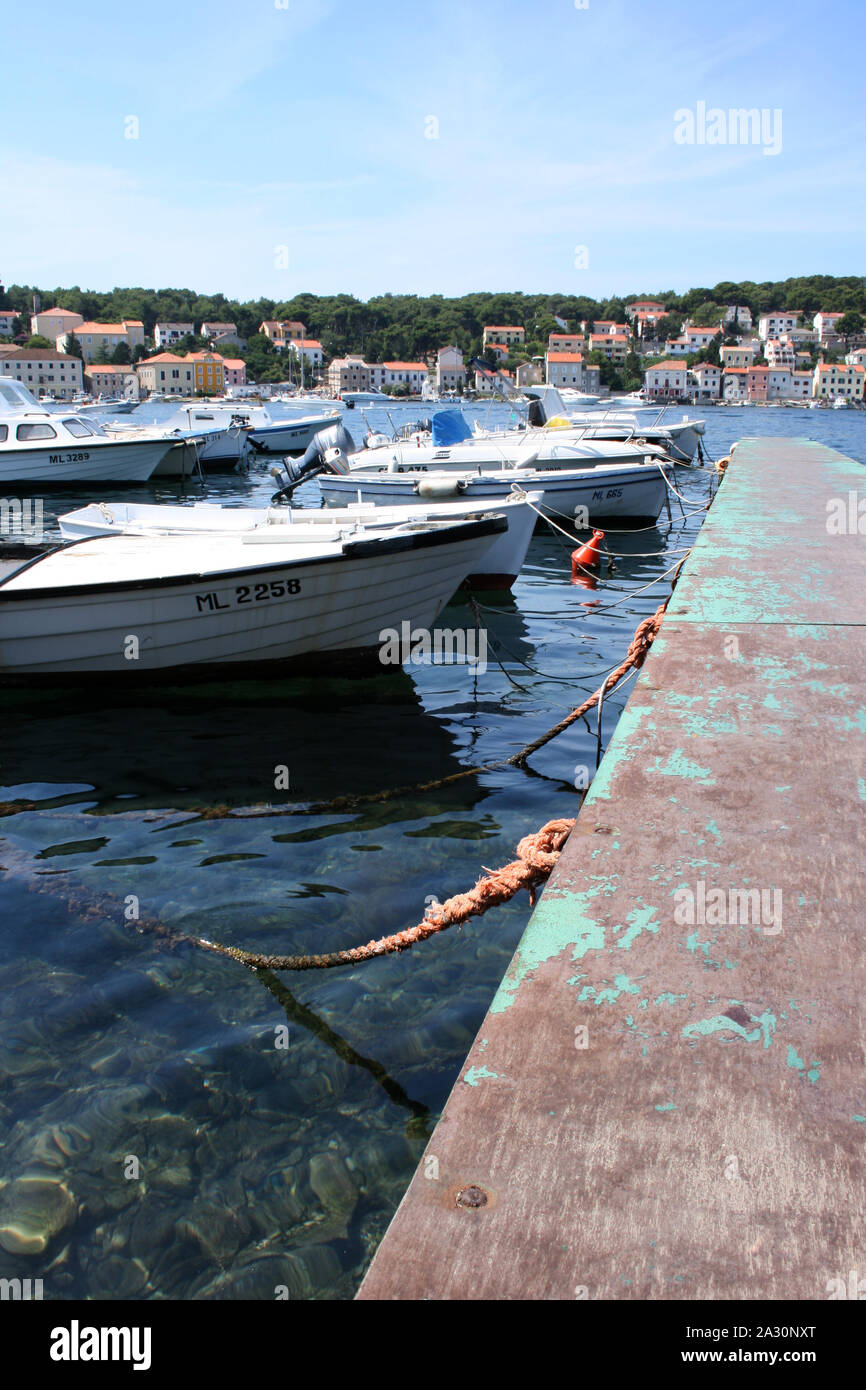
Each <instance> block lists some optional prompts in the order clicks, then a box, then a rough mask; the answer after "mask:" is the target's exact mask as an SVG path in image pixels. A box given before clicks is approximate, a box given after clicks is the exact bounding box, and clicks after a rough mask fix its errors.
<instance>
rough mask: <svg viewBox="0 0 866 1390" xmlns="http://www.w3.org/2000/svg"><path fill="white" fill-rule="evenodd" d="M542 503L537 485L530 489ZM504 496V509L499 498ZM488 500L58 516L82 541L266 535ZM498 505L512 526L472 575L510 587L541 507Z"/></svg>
mask: <svg viewBox="0 0 866 1390" xmlns="http://www.w3.org/2000/svg"><path fill="white" fill-rule="evenodd" d="M529 500H530V501H531V502H532V503H533V504H534V505H535V506H538V505H539V503H540V502H541V500H542V496H541V493H540V492H533V493H530V494H529ZM500 501H501V508H500V506H499V502H500ZM491 510H492V509H491V507H490V505H489V503H487V502H486V501H485V500H484V499H483V498H479V499H462V500H460V501H451V502H438V503H435V502H429V501H427V500H422V499H421V498H418V497H412V498H410V499H407V500H406V501H405V502H403V503H402V504H401V505H400V506H398V507H387V506H385V507H383V506H374V505H371V501H370V500H369V499H368V500H366V501H365V502H364V504H363V505H357V503H356V504H354V505H349V506H347V507H345V508H343V509H341V510H336V509H333V508H329V509H328V510H327V511H325V512H321V511H313V510H311V509H310V510H299V509H293V508H289V507H275V508H274V507H271V508H262V507H221V506H218V505H213V504H211V503H202V502H198V503H196V504H195V505H194V506H191V507H175V506H159V505H153V504H150V505H148V504H144V505H140V504H138V503H135V502H130V503H119V504H115V505H113V506H110V507H108V506H105V504H101V505H100V504H91V505H90V506H88V507H82V508H80V509H79V510H77V511H75V512H69V513H67V515H66V516H61V517H60V518H59V519H58V520H59V525H60V531H61V534H62V536H63V538H64V540H85V539H88V538H91V537H94V536H110V535H117V534H123V535H153V536H164V535H172V536H201V535H207V534H211V535H228V536H237V535H242V534H244V533H247V534H248V533H250V532H251V531H253V530H255V531H257V532H259V533H262V532H264V533H266V534H267V535H268V536H269V537H271V536H272V537H274V538H275V539H277V538H279V536H280V535H282V536H283V537H285V536H292V535H297V534H299V533H303V532H304V531H310V530H311V529H317V528H321V527H322V526H323V525H324V526H328V527H333V526H338V527H354V526H357V525H359V524H366V525H370V526H375V527H376V528H377V529H378V528H383V527H387V528H391V527H393V528H400V527H403V526H405V525H406V523H407V521H411V522H413V523H415V522H418V521H420V520H436V521H460V520H464V519H467V518H471V517H480V516H482V515H489V513H490V511H491ZM496 510H497V512H500V514H501V515H502V516H504V517H505V519H506V522H507V523H508V529H507V531H505V532H504V534H502V535H499V536H496V538H495V539H494V541H493V543H492V545H491V546H490V548H489V549H488V550H487V552H486V554H485V555H484V560H483V566H482V568H480V569H477V570H473V571H472V573H471V574H469V575H468V576H467V577H468V579H469V580H470V582H471V583H472V584H474V585H475V587H476V588H488V589H501V588H510V587H511V585H512V584H513V583H514V581H515V579H516V578H517V576H518V574H519V573H520V571H521V569H522V568H523V563H524V560H525V559H526V552H527V550H528V549H529V542H530V540H531V539H532V532H533V528H534V526H535V521H536V513H535V512H534V511H533V510H532V508H531V507H530V506H527V505H526V503H524V502H518V501H516V500H515V499H514V498H513V497H511V496H509V495H508V494H507V493H506V494H505V495H504V496H503V497H502V498H501V499H497V507H496Z"/></svg>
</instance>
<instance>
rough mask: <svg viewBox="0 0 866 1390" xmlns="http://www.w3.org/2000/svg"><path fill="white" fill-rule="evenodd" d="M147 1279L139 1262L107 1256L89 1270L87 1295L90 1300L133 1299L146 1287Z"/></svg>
mask: <svg viewBox="0 0 866 1390" xmlns="http://www.w3.org/2000/svg"><path fill="white" fill-rule="evenodd" d="M147 1278H148V1275H147V1270H146V1269H145V1267H144V1265H143V1264H142V1263H141V1261H140V1260H136V1259H132V1260H128V1259H125V1258H124V1257H123V1256H121V1255H109V1257H108V1259H106V1260H99V1261H98V1262H97V1263H96V1264H94V1265H93V1266H92V1268H91V1269H90V1271H89V1274H88V1281H87V1293H88V1296H89V1297H90V1298H101V1299H119V1298H135V1297H136V1296H137V1295H138V1294H140V1293H141V1291H142V1289H143V1288H144V1286H145V1285H146V1283H147Z"/></svg>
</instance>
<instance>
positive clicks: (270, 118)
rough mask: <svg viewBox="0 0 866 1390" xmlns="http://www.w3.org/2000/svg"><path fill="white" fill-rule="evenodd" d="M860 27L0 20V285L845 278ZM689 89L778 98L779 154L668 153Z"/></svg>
mask: <svg viewBox="0 0 866 1390" xmlns="http://www.w3.org/2000/svg"><path fill="white" fill-rule="evenodd" d="M578 6H581V7H578ZM862 14H863V8H862V0H833V3H831V4H826V5H825V6H824V7H819V6H815V4H814V0H750V3H746V2H745V0H728V3H725V4H720V5H694V4H686V3H675V2H673V0H671V3H660V2H659V0H588V3H587V0H535V3H527V2H526V0H498V2H497V0H471V3H466V2H465V0H464V3H457V2H456V0H431V3H428V4H426V5H416V4H413V3H406V0H403V3H396V2H395V3H384V0H367V2H366V3H364V4H357V3H354V2H353V0H233V2H232V3H229V0H185V3H184V4H178V3H167V2H166V0H153V3H151V4H150V5H149V6H145V7H141V6H137V5H124V4H119V3H117V0H112V3H105V0H88V4H87V5H86V6H85V7H80V6H74V5H68V4H66V3H64V4H60V3H57V2H56V0H43V3H42V4H40V5H39V6H32V7H29V8H28V7H26V6H16V7H15V10H14V12H10V13H9V14H8V15H7V16H6V17H5V18H4V25H3V28H4V39H5V42H4V59H3V69H4V88H3V90H4V99H3V103H2V105H3V112H4V120H3V122H2V127H0V129H2V131H3V132H4V133H3V134H2V135H0V167H2V172H3V179H2V188H3V216H2V232H0V278H2V279H3V280H4V281H5V283H7V284H8V283H11V282H16V283H19V284H20V283H38V284H41V285H45V286H50V285H58V284H79V285H81V286H82V287H83V288H91V289H108V288H111V287H112V286H113V285H133V284H137V285H145V286H154V287H159V286H189V287H190V288H193V289H196V290H199V291H201V292H204V293H209V292H214V291H217V290H222V291H224V292H225V293H226V294H229V295H232V296H238V297H240V298H242V299H247V298H253V297H257V296H259V295H266V296H268V297H272V298H274V299H277V300H280V299H288V298H290V297H291V296H292V295H293V294H295V293H297V292H299V291H301V290H310V291H313V292H314V293H332V292H338V291H344V292H347V293H352V294H356V295H358V296H360V297H362V298H367V297H369V296H370V295H372V294H377V293H383V292H387V291H392V292H410V293H419V294H424V293H442V294H446V295H448V294H463V293H467V292H469V291H471V290H480V289H491V290H526V291H559V292H565V293H573V294H588V295H592V296H595V297H605V296H607V295H610V294H615V293H626V292H630V291H635V292H644V291H646V292H649V291H652V290H664V289H674V290H682V289H685V288H687V287H689V286H692V285H700V284H704V285H713V284H714V283H716V282H717V281H719V280H721V279H733V280H738V279H754V280H770V279H783V278H785V277H786V276H789V275H796V274H807V273H826V274H840V275H841V274H857V273H862V272H863V269H864V267H863V254H862V253H863V244H864V235H863V233H864V224H866V193H864V188H866V181H864V177H863V174H864V169H863V165H864V154H863V150H864V135H866V119H864V102H863V95H862V91H863V88H862V70H863V66H864V58H866V42H864V37H863V30H862ZM699 102H703V103H705V106H706V108H708V109H712V108H721V109H722V110H723V111H726V112H727V111H728V110H729V109H730V108H734V107H742V108H758V109H766V110H767V111H768V112H772V111H774V110H780V111H781V113H782V115H781V121H782V125H781V133H782V140H781V150H780V151H779V153H777V154H775V155H766V154H764V153H763V148H762V146H761V145H760V144H757V145H752V144H731V143H727V144H724V145H721V144H706V143H705V144H697V143H695V144H693V145H685V144H680V143H677V142H676V141H675V139H674V132H675V128H676V123H675V119H674V117H675V113H676V112H677V111H683V110H687V111H694V112H696V111H697V109H698V103H699ZM130 117H135V118H136V120H137V122H138V138H136V139H129V138H125V132H126V131H127V130H130V131H134V129H135V127H134V125H133V124H132V123H131V122H130V121H129V118H130ZM432 118H435V120H434V119H432ZM430 136H434V137H435V138H429V137H430ZM578 248H585V250H579V249H578ZM576 262H577V264H576Z"/></svg>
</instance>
